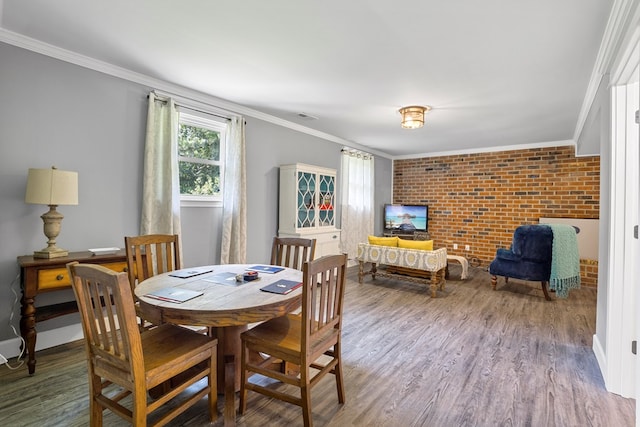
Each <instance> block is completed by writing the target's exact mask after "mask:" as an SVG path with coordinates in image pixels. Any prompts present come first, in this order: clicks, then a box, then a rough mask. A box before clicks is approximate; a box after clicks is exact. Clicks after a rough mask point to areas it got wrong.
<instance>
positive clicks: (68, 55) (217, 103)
mask: <svg viewBox="0 0 640 427" xmlns="http://www.w3.org/2000/svg"><path fill="white" fill-rule="evenodd" d="M0 1H2V0H0ZM0 4H1V3H0ZM0 10H1V9H0ZM0 42H4V43H7V44H10V45H13V46H16V47H19V48H22V49H25V50H29V51H31V52H35V53H39V54H41V55H45V56H48V57H51V58H55V59H58V60H60V61H64V62H68V63H70V64H74V65H77V66H79V67H83V68H87V69H89V70H93V71H97V72H99V73H103V74H106V75H109V76H112V77H117V78H120V79H123V80H127V81H130V82H133V83H138V84H141V85H144V86H148V87H150V88H154V89H157V90H159V91H161V92H164V93H166V94H168V95H171V96H176V97H178V98H180V99H181V101H182V102H183V103H185V104H188V103H189V102H196V103H201V104H203V105H205V106H209V107H212V108H213V109H214V110H216V111H223V112H225V113H231V114H237V115H243V116H246V117H252V118H254V119H259V120H262V121H265V122H268V123H272V124H274V125H278V126H281V127H284V128H288V129H291V130H294V131H297V132H301V133H304V134H307V135H311V136H315V137H317V138H320V139H324V140H326V141H330V142H334V143H336V144H339V145H340V146H341V147H342V146H344V145H348V146H351V147H354V148H358V149H362V150H366V151H368V152H370V153H372V154H375V155H378V156H381V157H385V158H389V159H390V158H391V157H392V156H391V155H390V154H388V153H385V152H382V151H377V150H373V151H372V150H371V149H370V148H368V147H365V146H363V145H360V144H356V143H354V142H352V141H347V140H346V139H343V138H340V137H337V136H335V135H331V134H328V133H325V132H321V131H319V130H315V129H311V128H309V127H306V126H303V125H300V124H297V123H293V122H290V121H288V120H284V119H281V118H279V117H275V116H272V115H270V114H267V113H263V112H262V111H258V110H254V109H252V108H249V107H245V106H243V105H240V104H235V103H233V102H230V101H227V100H224V99H221V98H217V97H214V96H211V95H207V94H205V93H203V92H199V91H196V90H193V89H189V88H187V87H184V86H180V85H176V84H173V83H170V82H167V81H164V80H160V79H156V78H154V77H150V76H147V75H145V74H142V73H137V72H135V71H131V70H128V69H126V68H123V67H118V66H116V65H113V64H110V63H108V62H104V61H100V60H98V59H95V58H91V57H88V56H85V55H81V54H79V53H77V52H73V51H70V50H67V49H62V48H60V47H57V46H54V45H51V44H48V43H44V42H42V41H40V40H37V39H33V38H30V37H26V36H23V35H22V34H19V33H15V32H13V31H9V30H6V29H4V28H0Z"/></svg>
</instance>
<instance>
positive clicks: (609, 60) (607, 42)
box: [573, 0, 640, 141]
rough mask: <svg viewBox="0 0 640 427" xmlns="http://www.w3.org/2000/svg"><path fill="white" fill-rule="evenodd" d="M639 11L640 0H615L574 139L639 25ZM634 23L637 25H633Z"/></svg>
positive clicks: (578, 136) (577, 137) (580, 130)
mask: <svg viewBox="0 0 640 427" xmlns="http://www.w3.org/2000/svg"><path fill="white" fill-rule="evenodd" d="M639 11H640V0H614V3H613V6H612V8H611V13H610V14H609V20H608V21H607V26H606V27H605V30H604V35H603V37H602V41H601V42H600V49H599V50H598V55H597V56H596V62H595V64H594V67H593V70H592V72H591V77H590V79H589V85H588V86H587V92H586V94H585V97H584V100H583V101H582V108H581V109H580V114H579V115H578V120H577V123H576V129H575V131H574V134H573V140H574V141H579V140H580V136H581V135H582V132H583V130H584V126H585V123H586V121H587V116H588V115H589V110H590V109H591V106H592V105H593V102H594V100H595V98H596V93H597V92H598V87H599V86H600V83H601V81H602V78H603V77H604V75H605V74H607V73H609V72H610V71H611V68H612V67H613V66H614V65H615V64H614V61H615V60H616V59H617V56H618V54H619V50H620V48H621V44H622V41H623V40H624V38H625V37H626V36H627V34H628V33H629V31H630V29H633V28H635V27H637V26H638V15H639V13H638V12H639ZM634 23H635V27H634V25H633V24H634ZM631 31H633V30H631Z"/></svg>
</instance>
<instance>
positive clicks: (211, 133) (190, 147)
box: [178, 112, 227, 206]
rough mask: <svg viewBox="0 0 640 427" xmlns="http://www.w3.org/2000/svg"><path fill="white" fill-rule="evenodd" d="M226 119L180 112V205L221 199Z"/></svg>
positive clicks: (196, 204) (198, 203) (193, 204)
mask: <svg viewBox="0 0 640 427" xmlns="http://www.w3.org/2000/svg"><path fill="white" fill-rule="evenodd" d="M226 129H227V122H226V121H223V119H216V118H214V117H211V118H204V117H201V116H196V115H191V114H185V113H182V112H181V113H180V128H179V130H178V167H179V179H180V200H181V204H182V206H212V205H218V204H220V203H221V202H222V186H223V184H224V183H223V177H224V164H223V162H222V161H221V159H223V158H224V140H225V133H226Z"/></svg>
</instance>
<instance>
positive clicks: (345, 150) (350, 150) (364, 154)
mask: <svg viewBox="0 0 640 427" xmlns="http://www.w3.org/2000/svg"><path fill="white" fill-rule="evenodd" d="M340 152H341V153H348V154H349V155H350V156H354V155H355V156H362V157H363V158H365V159H372V158H373V154H371V153H367V152H366V151H361V150H356V149H355V148H349V147H343V148H342V150H340Z"/></svg>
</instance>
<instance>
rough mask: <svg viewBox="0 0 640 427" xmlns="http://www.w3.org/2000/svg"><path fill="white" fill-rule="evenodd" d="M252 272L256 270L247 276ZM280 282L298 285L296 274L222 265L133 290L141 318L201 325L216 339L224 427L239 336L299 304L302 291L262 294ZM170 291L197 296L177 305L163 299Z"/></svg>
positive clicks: (231, 416) (162, 277) (234, 387)
mask: <svg viewBox="0 0 640 427" xmlns="http://www.w3.org/2000/svg"><path fill="white" fill-rule="evenodd" d="M256 270H259V271H257V272H256V273H252V272H253V271H256ZM179 276H182V277H179ZM280 281H282V282H280ZM276 282H278V283H276ZM285 282H298V283H301V282H302V272H301V271H299V270H294V269H291V268H285V267H279V266H269V265H266V264H224V265H211V266H201V267H195V268H191V269H189V268H186V269H182V270H177V271H173V272H168V273H163V274H159V275H156V276H153V277H150V278H148V279H146V280H144V281H142V282H140V283H139V284H138V285H137V286H136V287H135V289H134V293H135V295H136V298H137V300H138V301H139V303H140V315H141V317H143V318H144V319H145V320H147V321H149V322H151V323H153V324H162V323H172V324H176V325H184V326H190V327H203V328H204V327H207V328H210V329H209V331H210V333H211V335H212V336H214V337H217V339H218V354H217V363H216V367H217V368H216V371H217V386H218V390H219V392H221V391H222V390H224V401H225V403H224V420H225V426H227V425H234V423H235V413H236V410H235V393H236V392H237V391H238V390H240V368H241V364H240V357H241V349H242V346H241V345H242V343H241V340H240V334H241V333H242V332H243V331H245V330H247V329H248V327H249V325H251V324H253V323H258V322H263V321H265V320H269V319H272V318H275V317H279V316H284V315H286V314H287V313H290V312H292V311H295V310H296V309H298V308H299V307H300V306H301V302H302V301H301V300H302V287H299V288H297V289H293V290H291V291H290V292H288V293H285V294H279V293H272V292H266V291H263V290H262V288H264V287H266V286H268V285H271V284H274V283H276V284H275V285H274V286H278V285H279V284H280V283H285ZM174 290H177V291H187V292H182V293H183V294H184V293H189V292H188V291H195V292H193V293H192V295H197V296H194V297H193V298H191V299H188V300H186V301H183V302H172V301H170V300H168V299H167V298H165V297H163V295H169V294H170V291H174ZM178 293H180V292H178Z"/></svg>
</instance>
